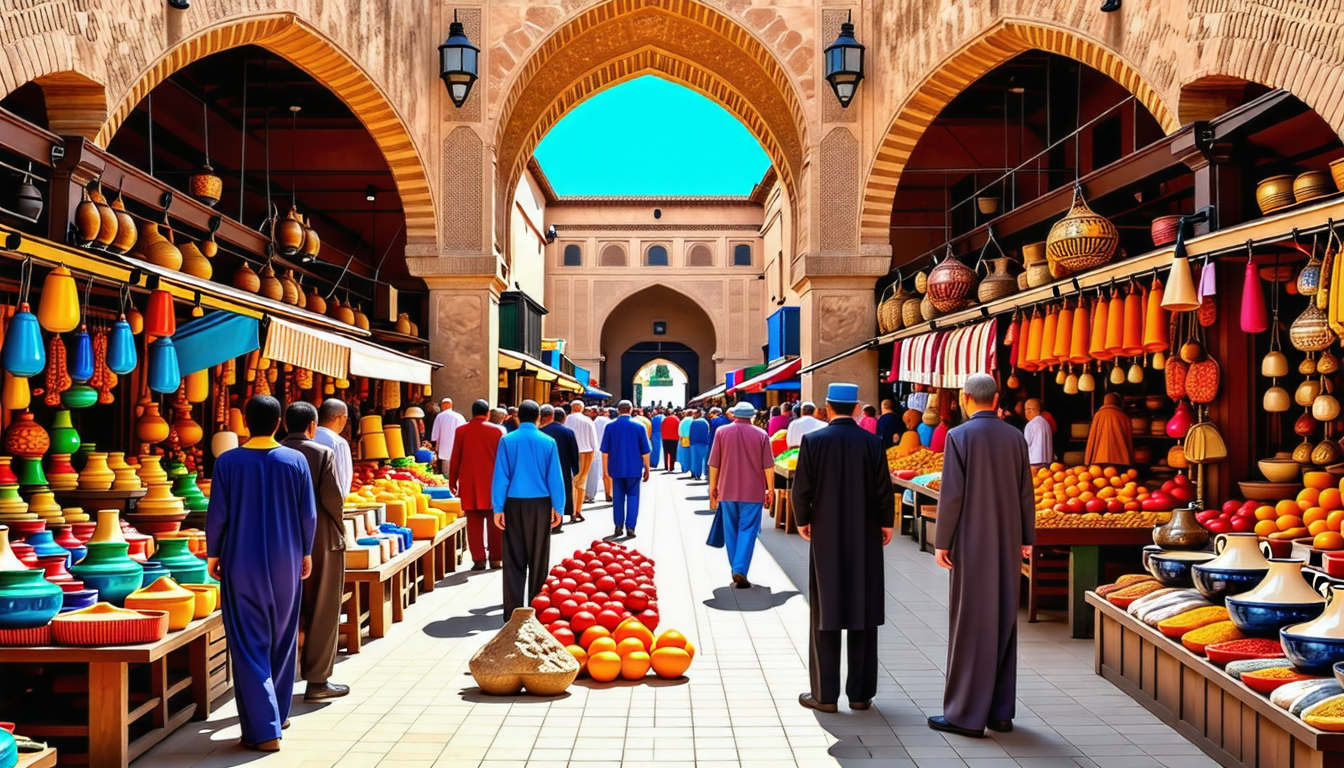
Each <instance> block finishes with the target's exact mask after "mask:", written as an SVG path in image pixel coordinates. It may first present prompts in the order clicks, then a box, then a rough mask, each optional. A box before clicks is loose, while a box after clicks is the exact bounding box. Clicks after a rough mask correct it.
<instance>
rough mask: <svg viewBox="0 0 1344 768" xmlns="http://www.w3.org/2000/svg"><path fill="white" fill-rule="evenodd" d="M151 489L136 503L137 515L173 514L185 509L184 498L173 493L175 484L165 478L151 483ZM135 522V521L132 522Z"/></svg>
mask: <svg viewBox="0 0 1344 768" xmlns="http://www.w3.org/2000/svg"><path fill="white" fill-rule="evenodd" d="M148 487H149V491H148V492H147V493H146V494H145V496H144V498H142V499H140V500H139V501H138V502H136V504H135V512H136V514H137V515H141V516H143V515H173V514H178V513H180V512H183V511H185V509H184V507H183V506H182V499H180V498H178V497H176V496H174V495H173V492H172V487H173V484H172V483H170V482H168V481H167V480H164V481H162V482H158V481H156V482H151V483H149V486H148ZM132 524H134V522H132Z"/></svg>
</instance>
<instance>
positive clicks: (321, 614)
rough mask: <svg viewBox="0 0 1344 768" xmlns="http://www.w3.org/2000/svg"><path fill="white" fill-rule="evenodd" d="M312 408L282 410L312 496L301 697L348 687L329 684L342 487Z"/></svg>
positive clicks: (340, 580)
mask: <svg viewBox="0 0 1344 768" xmlns="http://www.w3.org/2000/svg"><path fill="white" fill-rule="evenodd" d="M317 418H318V412H317V409H316V408H314V407H313V404H312V403H306V402H303V401H302V400H300V401H298V402H295V403H290V405H289V407H288V408H286V409H285V431H286V432H288V434H287V435H285V439H284V440H283V441H281V443H280V444H281V445H283V446H285V447H286V448H293V449H294V450H296V451H298V452H299V453H301V454H303V457H304V458H305V459H307V460H308V473H309V475H311V476H312V479H313V493H314V498H315V499H316V501H317V525H316V527H315V528H314V533H313V555H312V558H313V572H312V574H311V575H310V576H309V577H308V578H307V579H305V580H304V582H303V607H302V609H301V611H300V621H299V626H300V627H301V628H302V630H303V656H302V658H301V659H300V664H299V673H300V674H301V675H302V676H303V679H304V680H305V681H307V683H308V689H307V690H306V691H305V692H304V694H303V700H304V701H309V702H312V701H322V700H324V699H334V698H336V697H338V696H344V695H346V694H347V693H349V692H350V688H349V686H345V685H338V684H336V683H330V682H328V680H329V679H330V678H331V671H332V669H333V668H334V667H335V665H336V639H337V638H336V636H337V634H338V630H339V629H340V624H341V602H342V601H341V593H342V591H344V589H345V514H344V507H345V492H344V491H342V490H341V483H340V480H339V479H338V478H337V476H336V452H335V451H333V450H331V449H330V448H328V447H327V446H325V445H322V444H321V443H319V442H317V440H316V439H315V436H316V435H317V430H318V426H317Z"/></svg>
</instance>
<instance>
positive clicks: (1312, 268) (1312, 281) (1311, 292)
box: [1297, 243, 1321, 296]
mask: <svg viewBox="0 0 1344 768" xmlns="http://www.w3.org/2000/svg"><path fill="white" fill-rule="evenodd" d="M1320 289H1321V258H1320V257H1319V256H1317V255H1316V248H1315V244H1314V243H1313V245H1312V249H1311V258H1310V259H1308V260H1307V265H1306V266H1305V267H1303V268H1302V271H1301V272H1298V273H1297V293H1298V295H1299V296H1315V295H1316V292H1317V291H1319V290H1320Z"/></svg>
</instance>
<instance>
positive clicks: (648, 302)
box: [598, 285, 719, 397]
mask: <svg viewBox="0 0 1344 768" xmlns="http://www.w3.org/2000/svg"><path fill="white" fill-rule="evenodd" d="M599 323H600V324H599V326H598V327H599V328H601V335H600V339H601V341H600V345H601V346H600V348H599V349H600V354H601V355H602V357H603V358H605V361H606V362H605V363H604V364H603V365H604V369H603V372H602V381H603V383H605V384H608V385H613V386H614V385H615V383H616V382H620V386H621V391H622V392H623V393H624V395H625V396H627V397H628V396H629V393H630V391H631V389H632V386H631V380H632V378H633V377H634V375H635V372H636V371H638V370H639V369H640V368H641V367H642V366H643V365H644V364H645V363H647V362H649V361H650V360H654V359H657V358H660V357H662V358H667V359H669V360H671V361H672V362H674V363H676V364H677V365H679V366H681V368H682V370H684V371H686V373H687V374H688V375H689V377H690V388H691V389H693V390H695V392H703V391H704V390H706V389H709V388H710V387H711V386H713V383H714V380H715V378H716V376H717V370H716V367H715V357H716V354H717V352H718V342H719V333H718V328H717V323H716V322H715V319H714V317H713V316H712V315H710V313H709V312H708V311H706V309H705V308H704V307H702V306H701V305H700V304H699V303H698V302H697V301H695V300H694V299H692V298H691V297H689V296H687V295H686V294H683V293H681V292H680V291H677V290H675V289H673V288H669V287H667V286H664V285H651V286H649V287H647V288H644V289H642V290H639V291H636V292H634V293H631V294H630V295H628V296H626V297H625V299H623V300H622V301H620V302H618V303H616V304H615V305H614V306H613V307H612V308H611V311H609V312H608V313H607V314H606V315H605V316H604V317H601V318H600V321H599ZM655 323H663V324H664V325H663V327H664V333H662V334H661V335H659V334H656V333H655V332H654V324H655ZM632 352H635V353H638V354H636V355H634V356H631V353H632ZM612 391H613V393H614V392H615V390H612ZM692 394H695V393H694V392H693V393H692Z"/></svg>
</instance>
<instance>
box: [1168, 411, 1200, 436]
mask: <svg viewBox="0 0 1344 768" xmlns="http://www.w3.org/2000/svg"><path fill="white" fill-rule="evenodd" d="M1194 423H1195V417H1194V415H1193V414H1192V413H1191V412H1190V406H1188V405H1186V404H1185V403H1184V402H1180V403H1177V404H1176V412H1175V413H1173V414H1172V415H1171V418H1170V419H1167V427H1166V429H1167V437H1174V438H1176V439H1177V440H1180V439H1181V438H1183V437H1185V433H1186V432H1189V431H1190V427H1191V425H1193V424H1194Z"/></svg>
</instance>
